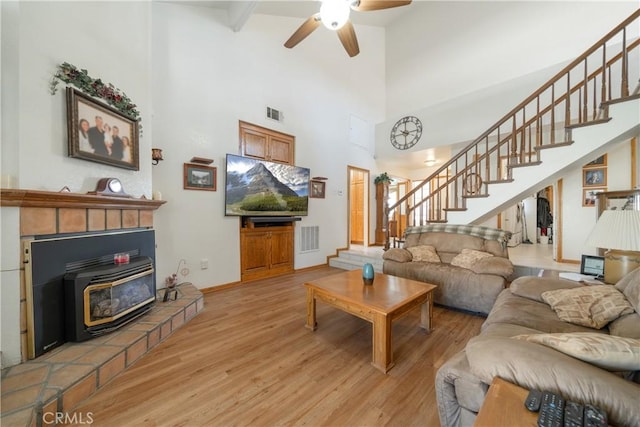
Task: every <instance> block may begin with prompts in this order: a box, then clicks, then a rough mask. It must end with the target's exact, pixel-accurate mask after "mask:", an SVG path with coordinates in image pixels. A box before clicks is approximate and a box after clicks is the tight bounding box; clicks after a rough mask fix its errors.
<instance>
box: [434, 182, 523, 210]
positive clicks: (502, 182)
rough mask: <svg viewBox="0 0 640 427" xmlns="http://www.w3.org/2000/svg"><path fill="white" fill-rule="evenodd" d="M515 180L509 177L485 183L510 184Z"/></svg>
mask: <svg viewBox="0 0 640 427" xmlns="http://www.w3.org/2000/svg"><path fill="white" fill-rule="evenodd" d="M513 181H514V179H513V178H509V179H494V180H491V181H486V182H485V184H508V183H510V182H513ZM445 210H446V209H445Z"/></svg>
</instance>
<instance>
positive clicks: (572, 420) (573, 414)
mask: <svg viewBox="0 0 640 427" xmlns="http://www.w3.org/2000/svg"><path fill="white" fill-rule="evenodd" d="M583 415H584V406H583V405H581V404H580V403H578V402H571V401H569V402H567V403H566V405H565V407H564V427H582V421H583V419H584V417H583Z"/></svg>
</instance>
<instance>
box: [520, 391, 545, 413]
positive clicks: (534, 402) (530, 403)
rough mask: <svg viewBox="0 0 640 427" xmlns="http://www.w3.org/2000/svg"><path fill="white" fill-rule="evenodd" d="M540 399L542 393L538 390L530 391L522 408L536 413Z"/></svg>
mask: <svg viewBox="0 0 640 427" xmlns="http://www.w3.org/2000/svg"><path fill="white" fill-rule="evenodd" d="M541 399H542V392H541V391H540V390H530V391H529V395H528V396H527V399H526V400H525V401H524V406H525V407H526V408H527V409H528V410H530V411H531V412H538V410H539V409H540V401H541Z"/></svg>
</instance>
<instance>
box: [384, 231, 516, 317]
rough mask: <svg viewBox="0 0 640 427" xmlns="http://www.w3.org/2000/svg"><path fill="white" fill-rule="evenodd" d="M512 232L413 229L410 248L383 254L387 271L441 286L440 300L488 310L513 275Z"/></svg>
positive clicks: (407, 235) (406, 237) (407, 244)
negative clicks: (509, 243)
mask: <svg viewBox="0 0 640 427" xmlns="http://www.w3.org/2000/svg"><path fill="white" fill-rule="evenodd" d="M510 237H511V233H510V232H508V231H504V230H497V229H494V228H489V227H482V226H473V225H450V224H429V225H425V226H419V227H408V228H407V229H406V231H405V234H404V241H405V242H404V246H403V247H402V248H392V249H389V250H387V251H386V252H385V253H384V255H383V257H382V258H383V260H384V261H383V267H382V269H383V272H384V273H386V274H390V275H393V276H400V277H405V278H408V279H412V280H418V281H422V282H427V283H431V284H434V285H436V286H437V288H436V290H435V294H434V301H435V302H436V303H437V304H440V305H444V306H448V307H454V308H458V309H462V310H467V311H472V312H477V313H482V314H485V315H486V314H487V313H489V311H490V310H491V307H493V304H494V302H495V300H496V298H497V297H498V294H499V293H500V292H501V291H502V290H503V289H504V288H505V287H506V284H507V279H508V278H509V276H511V274H512V273H513V264H512V263H511V261H509V254H508V251H507V241H508V240H509V238H510Z"/></svg>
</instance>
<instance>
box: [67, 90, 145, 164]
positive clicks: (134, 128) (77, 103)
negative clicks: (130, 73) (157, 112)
mask: <svg viewBox="0 0 640 427" xmlns="http://www.w3.org/2000/svg"><path fill="white" fill-rule="evenodd" d="M67 132H68V148H69V157H74V158H77V159H83V160H89V161H92V162H98V163H104V164H107V165H111V166H115V167H119V168H123V169H132V170H139V169H140V163H139V148H140V146H139V139H138V138H139V133H138V122H137V121H136V120H133V119H130V118H129V117H127V116H125V115H123V114H122V113H120V112H119V111H118V110H116V109H115V108H112V107H110V106H108V105H106V104H103V103H101V102H99V101H96V100H95V99H93V98H92V97H90V96H87V95H85V94H84V93H82V92H80V91H78V90H76V89H73V88H67Z"/></svg>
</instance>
